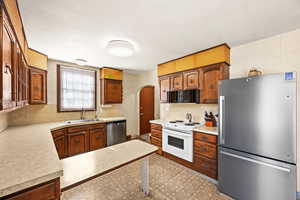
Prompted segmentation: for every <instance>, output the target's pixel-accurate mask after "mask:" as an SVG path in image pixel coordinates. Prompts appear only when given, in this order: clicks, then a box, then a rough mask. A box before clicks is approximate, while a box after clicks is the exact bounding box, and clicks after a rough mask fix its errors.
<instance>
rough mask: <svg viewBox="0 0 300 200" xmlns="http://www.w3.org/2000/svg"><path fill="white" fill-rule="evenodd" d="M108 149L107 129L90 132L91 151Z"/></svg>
mask: <svg viewBox="0 0 300 200" xmlns="http://www.w3.org/2000/svg"><path fill="white" fill-rule="evenodd" d="M104 147H106V131H105V129H99V128H98V129H91V130H90V151H94V150H97V149H101V148H104Z"/></svg>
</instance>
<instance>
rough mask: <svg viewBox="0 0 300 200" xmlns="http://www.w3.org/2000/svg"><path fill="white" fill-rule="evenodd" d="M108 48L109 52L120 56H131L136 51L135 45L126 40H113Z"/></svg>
mask: <svg viewBox="0 0 300 200" xmlns="http://www.w3.org/2000/svg"><path fill="white" fill-rule="evenodd" d="M106 48H107V50H108V53H109V54H111V55H113V56H118V57H129V56H132V55H133V53H134V47H133V45H132V44H131V43H130V42H128V41H125V40H111V41H110V42H109V43H108V45H107V47H106Z"/></svg>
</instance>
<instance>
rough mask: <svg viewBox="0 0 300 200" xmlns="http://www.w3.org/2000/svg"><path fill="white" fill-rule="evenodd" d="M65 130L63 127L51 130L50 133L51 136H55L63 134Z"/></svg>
mask: <svg viewBox="0 0 300 200" xmlns="http://www.w3.org/2000/svg"><path fill="white" fill-rule="evenodd" d="M65 132H66V130H65V129H60V130H55V131H52V132H51V133H52V137H53V138H56V137H60V136H64V135H65Z"/></svg>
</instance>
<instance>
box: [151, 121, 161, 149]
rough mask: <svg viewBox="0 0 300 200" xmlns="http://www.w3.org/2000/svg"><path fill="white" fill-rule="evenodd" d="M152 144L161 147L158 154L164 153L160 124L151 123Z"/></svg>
mask: <svg viewBox="0 0 300 200" xmlns="http://www.w3.org/2000/svg"><path fill="white" fill-rule="evenodd" d="M150 142H151V144H153V145H155V146H157V147H159V150H158V152H157V153H158V154H160V155H162V154H163V152H162V126H161V125H159V124H151V137H150Z"/></svg>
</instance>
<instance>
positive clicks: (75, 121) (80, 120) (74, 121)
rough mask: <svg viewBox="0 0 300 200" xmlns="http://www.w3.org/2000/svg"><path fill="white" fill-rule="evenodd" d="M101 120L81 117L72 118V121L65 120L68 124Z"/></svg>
mask: <svg viewBox="0 0 300 200" xmlns="http://www.w3.org/2000/svg"><path fill="white" fill-rule="evenodd" d="M96 121H100V120H98V119H79V120H70V121H65V122H66V123H67V124H76V123H82V122H96Z"/></svg>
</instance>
